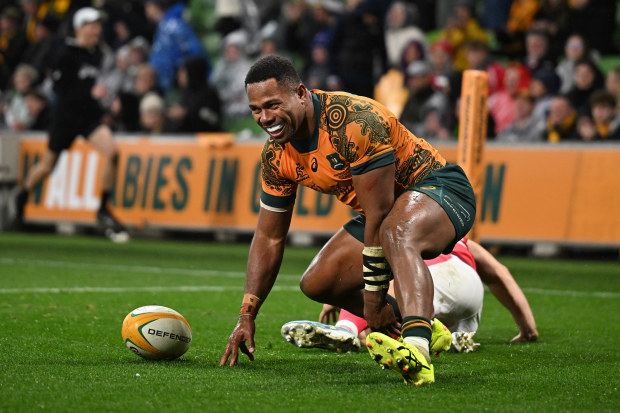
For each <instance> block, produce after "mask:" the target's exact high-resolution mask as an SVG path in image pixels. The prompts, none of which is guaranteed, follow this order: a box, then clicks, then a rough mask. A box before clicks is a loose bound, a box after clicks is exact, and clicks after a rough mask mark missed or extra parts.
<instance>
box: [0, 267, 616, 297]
mask: <svg viewBox="0 0 620 413" xmlns="http://www.w3.org/2000/svg"><path fill="white" fill-rule="evenodd" d="M0 264H19V265H29V266H40V267H64V268H79V269H92V270H102V271H118V272H136V273H156V274H176V275H189V276H196V277H230V278H245V273H244V272H242V271H219V270H195V269H189V268H164V267H150V266H142V265H117V264H96V263H75V262H69V261H56V260H32V259H22V258H0ZM299 277H300V276H299V275H293V274H280V275H278V278H287V279H295V280H297V279H299ZM242 289H243V288H242V287H241V286H239V287H234V286H230V287H222V286H208V285H203V286H194V285H189V286H182V285H177V286H165V287H164V286H151V287H149V286H140V287H66V288H55V287H40V288H36V287H33V288H0V294H29V293H34V294H37V293H40V294H50V293H125V292H200V291H209V292H221V291H240V290H242ZM273 291H299V287H298V286H297V285H295V286H274V287H273ZM487 292H488V291H487ZM523 292H524V293H525V294H528V295H547V296H553V295H555V296H563V297H593V298H620V293H616V292H605V291H572V290H553V289H546V288H523Z"/></svg>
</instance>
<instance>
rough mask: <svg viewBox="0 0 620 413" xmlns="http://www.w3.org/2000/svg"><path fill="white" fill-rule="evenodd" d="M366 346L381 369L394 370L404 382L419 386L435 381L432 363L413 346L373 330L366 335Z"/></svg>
mask: <svg viewBox="0 0 620 413" xmlns="http://www.w3.org/2000/svg"><path fill="white" fill-rule="evenodd" d="M366 347H368V352H369V353H370V356H371V357H372V359H373V360H374V361H376V362H377V363H378V364H379V365H380V366H381V368H382V369H384V370H387V369H390V370H394V371H395V372H397V373H398V374H400V375H401V376H402V378H403V379H404V380H405V382H406V383H413V384H415V385H416V386H419V385H420V384H423V383H433V382H434V381H435V370H434V368H433V365H432V364H431V363H429V362H428V361H427V360H426V357H425V356H424V355H423V354H422V352H421V351H420V350H419V349H418V348H417V347H415V346H412V345H409V344H407V343H403V342H402V341H397V340H394V339H393V338H391V337H388V336H386V335H385V334H381V333H377V332H373V333H370V334H369V335H368V337H366Z"/></svg>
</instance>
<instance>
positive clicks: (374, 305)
mask: <svg viewBox="0 0 620 413" xmlns="http://www.w3.org/2000/svg"><path fill="white" fill-rule="evenodd" d="M364 318H365V319H366V322H367V323H368V327H370V329H371V330H373V331H379V332H381V333H384V334H387V335H392V334H395V335H397V336H400V335H401V331H400V328H401V325H400V323H399V322H398V321H396V316H395V315H394V309H393V308H392V306H391V305H390V304H388V302H387V301H386V300H385V297H384V296H383V293H381V292H370V291H364Z"/></svg>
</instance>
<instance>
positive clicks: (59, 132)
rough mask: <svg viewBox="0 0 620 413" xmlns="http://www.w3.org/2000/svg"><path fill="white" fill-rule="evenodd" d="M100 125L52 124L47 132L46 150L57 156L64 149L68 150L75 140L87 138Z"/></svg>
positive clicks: (93, 123)
mask: <svg viewBox="0 0 620 413" xmlns="http://www.w3.org/2000/svg"><path fill="white" fill-rule="evenodd" d="M99 125H101V122H91V123H73V124H61V125H58V124H52V127H51V128H50V131H49V141H48V148H49V149H50V151H52V152H54V153H57V154H59V153H60V152H62V151H63V150H65V149H69V147H70V146H71V144H72V143H73V141H74V140H75V138H77V137H78V136H83V137H84V139H87V138H88V136H89V135H90V134H91V133H92V132H93V131H94V130H95V129H97V128H98V127H99Z"/></svg>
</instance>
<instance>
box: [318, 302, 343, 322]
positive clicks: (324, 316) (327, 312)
mask: <svg viewBox="0 0 620 413" xmlns="http://www.w3.org/2000/svg"><path fill="white" fill-rule="evenodd" d="M339 312H340V309H339V308H338V307H336V306H333V305H331V304H323V308H322V309H321V314H319V323H325V324H329V323H331V322H333V323H336V322H337V321H338V313H339Z"/></svg>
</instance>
